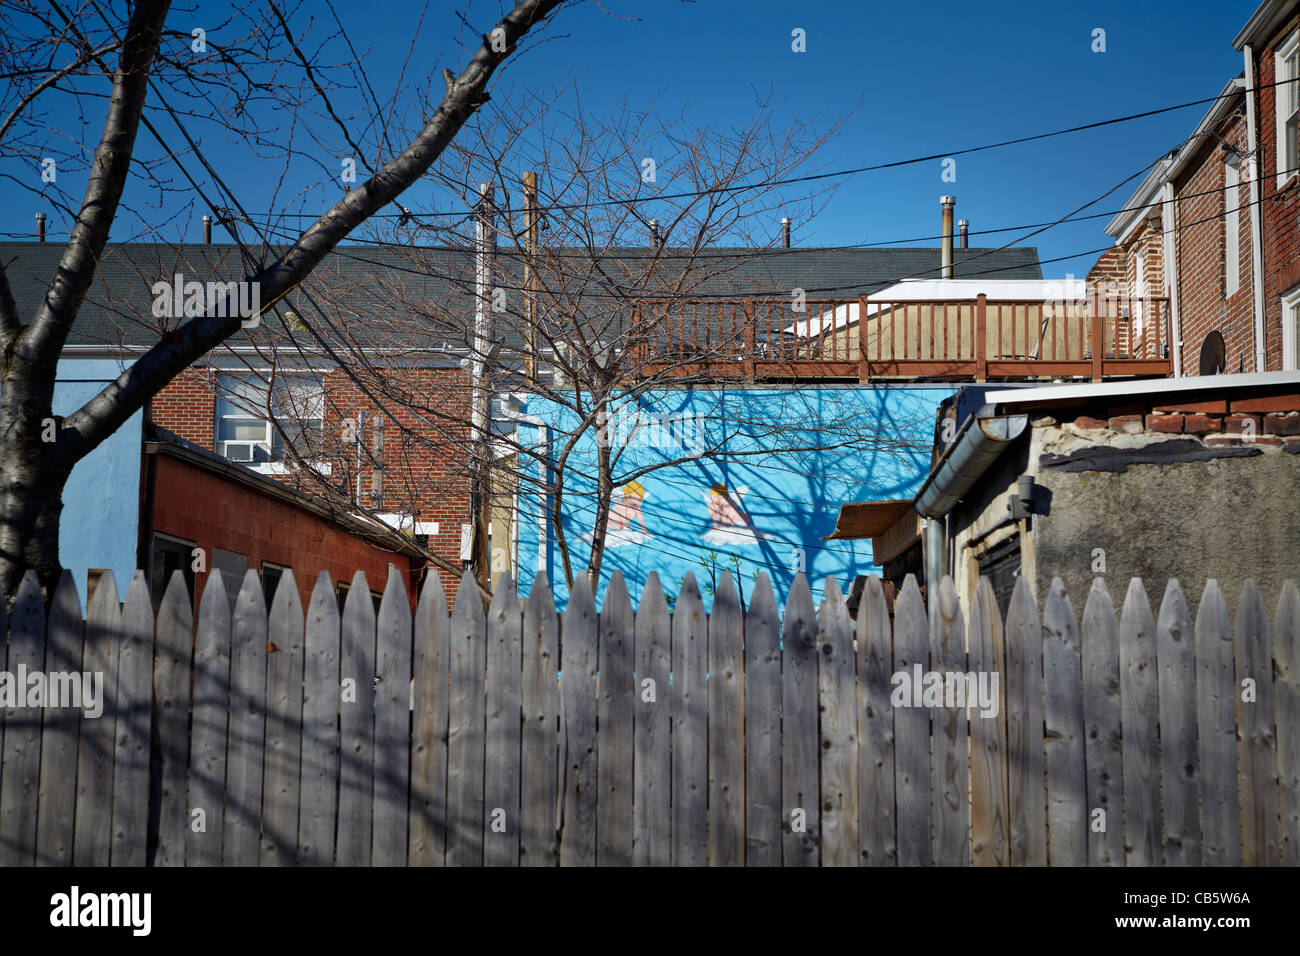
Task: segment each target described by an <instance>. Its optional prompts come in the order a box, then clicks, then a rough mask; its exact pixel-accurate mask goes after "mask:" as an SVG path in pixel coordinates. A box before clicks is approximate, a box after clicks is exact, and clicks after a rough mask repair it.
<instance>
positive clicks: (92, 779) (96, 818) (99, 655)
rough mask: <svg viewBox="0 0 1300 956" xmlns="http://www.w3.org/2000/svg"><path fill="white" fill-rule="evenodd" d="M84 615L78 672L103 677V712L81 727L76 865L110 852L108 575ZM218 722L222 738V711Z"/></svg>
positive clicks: (113, 655)
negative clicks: (219, 722) (83, 634)
mask: <svg viewBox="0 0 1300 956" xmlns="http://www.w3.org/2000/svg"><path fill="white" fill-rule="evenodd" d="M86 611H87V614H86V638H85V645H84V649H83V651H82V657H81V669H82V670H83V671H85V672H86V673H89V674H103V675H104V681H103V684H102V685H101V686H100V694H101V695H102V705H103V713H101V714H100V717H99V719H98V720H92V721H88V722H87V725H86V726H84V727H82V728H81V740H80V743H79V751H78V754H77V810H76V823H75V828H74V829H75V836H74V839H73V845H72V860H73V865H75V866H108V864H109V862H110V859H111V855H112V849H113V742H114V740H115V738H116V731H117V640H118V628H119V619H120V617H121V610H120V608H119V607H118V603H117V582H116V581H115V580H114V578H113V572H112V571H105V572H104V573H103V575H102V576H101V577H100V579H99V585H98V586H97V587H96V589H95V593H94V595H93V596H92V597H91V598H90V601H89V604H88V607H87V609H86ZM3 622H4V613H3V611H0V634H3V633H4V623H3ZM221 719H222V732H223V734H224V731H225V710H224V708H223V710H222V717H221ZM223 756H224V754H223ZM218 816H220V814H218Z"/></svg>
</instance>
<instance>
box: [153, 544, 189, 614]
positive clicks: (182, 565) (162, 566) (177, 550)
mask: <svg viewBox="0 0 1300 956" xmlns="http://www.w3.org/2000/svg"><path fill="white" fill-rule="evenodd" d="M194 548H195V544H194V542H193V541H182V540H181V539H180V538H173V537H171V536H170V535H165V534H155V535H154V536H153V549H152V554H151V556H150V562H149V588H150V590H151V591H152V592H153V609H154V613H155V614H156V613H157V612H158V608H159V607H161V606H162V599H163V594H164V593H165V592H166V590H167V585H168V583H169V582H170V581H171V579H172V574H173V573H175V572H176V571H179V572H181V575H182V576H183V577H184V578H185V586H186V587H187V588H189V592H190V603H191V604H193V603H194V564H193V562H194Z"/></svg>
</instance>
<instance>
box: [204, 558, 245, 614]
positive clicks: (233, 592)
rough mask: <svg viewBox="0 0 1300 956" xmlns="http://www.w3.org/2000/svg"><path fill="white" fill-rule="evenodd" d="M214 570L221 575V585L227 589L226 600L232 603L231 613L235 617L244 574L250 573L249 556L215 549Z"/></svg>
mask: <svg viewBox="0 0 1300 956" xmlns="http://www.w3.org/2000/svg"><path fill="white" fill-rule="evenodd" d="M212 570H213V571H215V572H216V573H218V574H220V575H221V585H222V587H224V588H225V589H226V599H227V600H228V601H229V602H230V613H231V614H232V615H233V614H234V613H235V604H236V602H237V600H238V598H239V589H240V588H242V587H243V586H244V574H245V572H247V571H248V556H247V555H243V554H239V553H238V552H236V551H223V550H222V549H221V548H213V549H212Z"/></svg>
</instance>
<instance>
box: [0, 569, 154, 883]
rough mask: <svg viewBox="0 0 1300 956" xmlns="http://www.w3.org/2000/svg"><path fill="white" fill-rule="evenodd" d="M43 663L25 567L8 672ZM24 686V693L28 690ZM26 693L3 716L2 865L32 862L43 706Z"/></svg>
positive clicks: (33, 589)
mask: <svg viewBox="0 0 1300 956" xmlns="http://www.w3.org/2000/svg"><path fill="white" fill-rule="evenodd" d="M44 663H45V605H44V602H43V600H42V599H41V587H40V584H39V583H38V582H37V580H36V572H35V571H27V572H26V573H25V574H24V575H23V579H22V581H21V582H20V583H19V585H18V594H17V595H16V596H15V598H14V607H13V616H12V617H11V618H10V619H9V666H8V668H7V670H8V672H9V673H11V674H15V675H16V674H17V673H18V669H19V668H20V667H22V668H26V669H27V672H28V673H31V672H33V671H40V670H41V669H42V668H43V667H44ZM22 690H23V691H24V694H25V692H26V690H27V688H22ZM24 694H19V695H18V700H17V703H18V704H19V706H18V707H15V708H13V709H11V710H9V711H8V712H7V713H6V714H5V739H4V769H3V771H2V773H3V775H2V776H0V866H32V865H33V864H34V863H35V862H36V815H37V806H38V803H37V799H36V798H37V793H38V791H39V788H40V769H41V708H39V707H29V706H27V701H26V700H25V699H24ZM144 696H146V697H147V694H146V695H144ZM146 713H147V705H146ZM147 739H148V738H147V737H146V740H147ZM141 837H142V838H143V834H141Z"/></svg>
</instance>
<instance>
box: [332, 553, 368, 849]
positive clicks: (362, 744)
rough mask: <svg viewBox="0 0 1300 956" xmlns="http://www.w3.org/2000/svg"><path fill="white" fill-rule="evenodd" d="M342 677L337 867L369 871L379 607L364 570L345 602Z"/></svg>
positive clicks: (355, 578)
mask: <svg viewBox="0 0 1300 956" xmlns="http://www.w3.org/2000/svg"><path fill="white" fill-rule="evenodd" d="M340 647H341V650H340V658H339V674H340V677H341V682H342V687H341V692H340V695H339V761H340V766H339V820H338V836H337V837H336V838H335V840H336V846H337V859H338V865H339V866H369V865H370V860H371V838H372V836H373V832H372V827H373V814H374V805H375V803H374V799H375V791H374V774H375V724H374V720H375V605H374V603H373V601H372V600H371V597H370V583H369V582H368V581H367V580H366V575H365V573H364V572H363V571H357V572H356V573H355V574H353V575H352V585H351V587H350V588H349V589H348V596H347V600H345V601H344V602H343V627H342V634H341V643H340Z"/></svg>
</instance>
